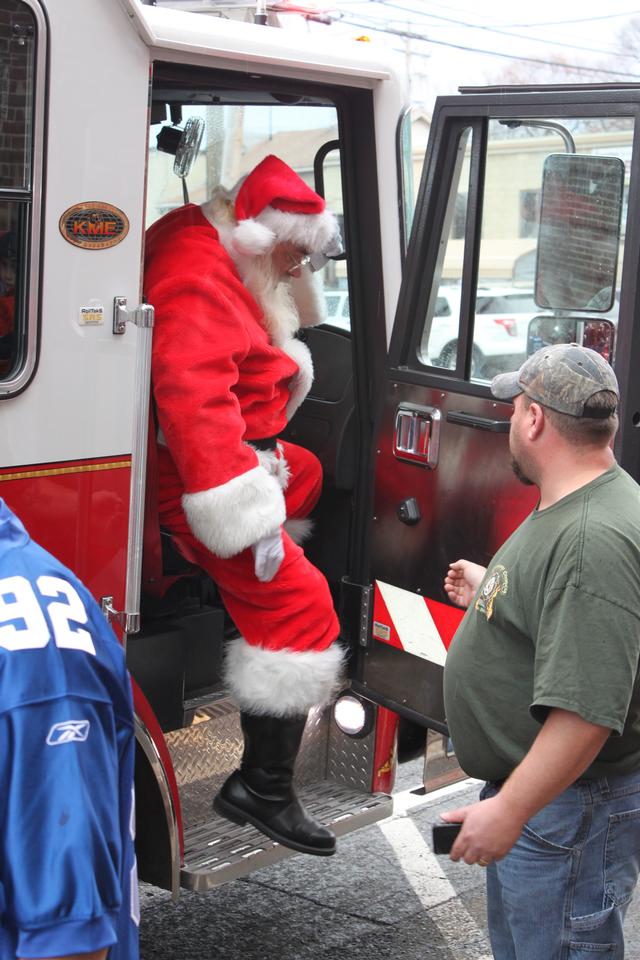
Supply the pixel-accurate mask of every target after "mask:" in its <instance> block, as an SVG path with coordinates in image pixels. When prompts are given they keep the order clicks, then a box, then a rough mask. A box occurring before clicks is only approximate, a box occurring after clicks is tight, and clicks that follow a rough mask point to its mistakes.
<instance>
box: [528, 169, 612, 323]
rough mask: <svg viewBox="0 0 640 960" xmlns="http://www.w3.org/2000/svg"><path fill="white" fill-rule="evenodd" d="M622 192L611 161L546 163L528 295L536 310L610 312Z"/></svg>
mask: <svg viewBox="0 0 640 960" xmlns="http://www.w3.org/2000/svg"><path fill="white" fill-rule="evenodd" d="M623 188H624V163H623V162H622V160H619V159H618V158H617V157H597V156H579V155H577V154H570V153H560V154H551V155H550V156H548V157H547V158H546V160H545V163H544V170H543V178H542V198H541V202H540V231H539V235H538V250H537V261H536V276H535V294H534V295H535V302H536V304H537V305H538V306H539V307H545V308H547V309H550V310H588V311H594V312H597V313H606V311H607V310H610V309H611V307H612V306H613V300H614V291H615V288H616V273H617V267H618V249H619V245H620V221H621V217H622V197H623Z"/></svg>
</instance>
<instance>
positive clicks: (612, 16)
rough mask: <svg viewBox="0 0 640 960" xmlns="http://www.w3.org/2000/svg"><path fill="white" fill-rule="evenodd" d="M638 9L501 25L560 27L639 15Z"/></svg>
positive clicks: (503, 25)
mask: <svg viewBox="0 0 640 960" xmlns="http://www.w3.org/2000/svg"><path fill="white" fill-rule="evenodd" d="M637 16H638V10H637V9H636V10H629V11H627V13H605V14H604V15H603V16H599V17H577V18H576V19H574V20H537V21H535V22H534V23H501V24H500V26H501V27H559V26H563V25H564V24H565V23H592V22H593V21H594V20H615V19H616V17H637Z"/></svg>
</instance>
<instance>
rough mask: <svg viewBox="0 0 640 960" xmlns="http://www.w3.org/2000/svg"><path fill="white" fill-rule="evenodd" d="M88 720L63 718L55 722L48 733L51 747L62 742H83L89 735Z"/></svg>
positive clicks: (57, 745)
mask: <svg viewBox="0 0 640 960" xmlns="http://www.w3.org/2000/svg"><path fill="white" fill-rule="evenodd" d="M90 726H91V724H90V722H89V721H88V720H63V721H62V723H54V725H53V726H52V727H51V730H49V733H48V734H47V743H48V745H49V746H50V747H59V746H60V744H62V743H83V742H84V741H85V740H86V739H87V737H88V736H89V727H90Z"/></svg>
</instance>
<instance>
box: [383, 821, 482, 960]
mask: <svg viewBox="0 0 640 960" xmlns="http://www.w3.org/2000/svg"><path fill="white" fill-rule="evenodd" d="M378 829H379V830H380V831H381V833H382V834H383V835H384V837H385V839H386V840H387V842H388V843H389V844H390V846H391V847H392V849H393V851H394V853H395V856H396V857H397V860H398V864H399V866H400V867H401V869H402V871H403V873H404V875H405V877H406V880H407V883H409V884H410V886H411V887H412V888H413V891H414V893H415V894H416V896H417V898H418V900H419V901H420V903H421V904H422V906H423V907H424V908H425V909H426V910H428V911H429V918H430V919H431V920H433V922H434V923H435V924H436V926H437V927H438V929H439V930H440V932H441V933H442V935H443V938H444V940H445V942H446V941H447V939H449V940H450V937H448V936H447V931H450V930H451V929H454V930H456V931H457V933H456V938H457V941H458V942H459V939H460V938H459V936H458V932H460V931H462V934H463V941H464V942H466V943H468V944H472V943H477V944H478V951H479V952H478V954H477V957H476V960H492V956H493V955H492V953H491V950H490V947H489V942H488V940H487V938H486V935H485V934H484V932H483V931H482V930H481V928H480V927H479V926H478V924H477V923H476V921H475V920H474V918H473V917H472V916H471V914H470V913H469V911H468V910H467V909H466V907H465V906H464V904H463V903H462V901H461V900H460V897H459V894H458V891H457V890H456V889H455V887H454V886H453V884H452V883H451V882H450V881H449V880H448V879H447V877H446V876H445V874H444V871H443V868H442V863H441V862H440V861H441V858H440V857H436V855H435V854H434V853H432V851H431V850H430V848H429V847H428V845H427V844H426V843H425V841H424V838H423V836H422V834H421V833H420V831H419V830H418V828H417V826H416V825H415V823H414V822H413V820H411V819H410V818H408V817H403V818H401V819H399V820H395V819H394V820H384V821H382V823H379V824H378ZM445 905H446V907H445Z"/></svg>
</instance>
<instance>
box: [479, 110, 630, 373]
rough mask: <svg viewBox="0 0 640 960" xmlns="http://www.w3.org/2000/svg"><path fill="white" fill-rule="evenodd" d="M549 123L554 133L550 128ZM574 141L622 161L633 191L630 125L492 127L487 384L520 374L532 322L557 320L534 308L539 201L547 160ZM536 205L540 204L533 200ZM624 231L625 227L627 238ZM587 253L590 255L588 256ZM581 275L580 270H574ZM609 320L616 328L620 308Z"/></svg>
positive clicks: (622, 120) (482, 340)
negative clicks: (538, 318)
mask: <svg viewBox="0 0 640 960" xmlns="http://www.w3.org/2000/svg"><path fill="white" fill-rule="evenodd" d="M545 122H547V123H548V124H549V125H548V126H545ZM557 125H559V127H560V128H561V130H559V129H558V126H557ZM563 131H565V133H564V137H566V136H567V134H568V135H569V137H570V139H569V140H568V142H566V141H565V139H564V138H563ZM571 141H573V143H574V144H575V152H576V153H577V154H580V155H582V156H584V155H589V154H591V155H594V156H602V157H617V158H618V159H620V160H622V161H624V162H625V170H626V173H625V178H626V183H627V184H628V182H629V170H630V159H631V149H632V142H633V120H631V119H630V118H627V117H615V118H613V117H609V118H592V117H589V118H588V119H586V118H585V119H581V118H579V117H561V118H557V117H554V118H549V120H548V121H545V119H544V118H537V119H536V120H535V122H532V123H530V124H527V120H526V119H522V120H521V121H520V122H519V123H516V124H515V125H512V124H511V123H510V124H505V123H501V122H500V121H499V120H491V121H490V122H489V128H488V141H487V152H486V166H485V179H484V190H483V197H482V211H483V213H482V227H481V238H480V250H479V265H478V287H477V290H476V298H475V320H474V331H473V353H474V357H475V365H474V366H473V368H472V371H471V378H472V379H477V380H479V381H481V382H484V381H488V380H490V379H491V378H492V377H493V376H495V375H496V374H497V373H501V372H503V371H505V370H514V369H516V368H517V367H518V366H519V364H520V363H522V361H523V360H524V359H525V357H526V350H527V330H528V327H529V322H530V321H531V320H532V319H533V318H534V317H536V316H544V315H553V311H552V310H549V309H546V308H544V307H541V306H539V305H538V304H536V302H535V298H534V279H535V265H536V257H537V245H538V227H539V210H540V205H539V195H540V188H541V185H542V176H543V167H544V163H545V160H546V159H547V157H549V156H550V155H552V154H565V153H566V152H567V151H568V149H569V148H570V146H571ZM534 197H535V198H536V199H535V202H534V201H533V200H532V199H531V198H534ZM523 198H528V199H527V202H525V203H523ZM625 213H626V211H625ZM523 221H524V222H526V229H523ZM624 227H625V225H624V223H623V224H622V229H621V234H622V237H624V232H625V229H624ZM623 247H624V240H621V242H620V252H619V257H618V264H619V266H618V278H617V282H616V288H617V289H619V287H620V270H621V266H620V265H621V264H622V254H623ZM587 253H588V251H585V255H587ZM523 264H524V265H525V269H523ZM526 265H528V269H527V268H526ZM578 268H579V265H576V270H578ZM570 279H571V278H568V281H570ZM596 307H597V304H595V303H594V304H593V305H591V307H590V311H589V312H585V311H572V312H575V313H576V314H578V315H582V316H584V317H587V316H593V317H597V316H598V314H599V313H600V311H598V310H597V309H596ZM556 312H557V311H556ZM601 315H602V314H601ZM604 315H605V316H606V317H607V319H613V320H614V322H617V304H615V306H614V308H613V309H612V310H608V311H607V313H606V314H604Z"/></svg>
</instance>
